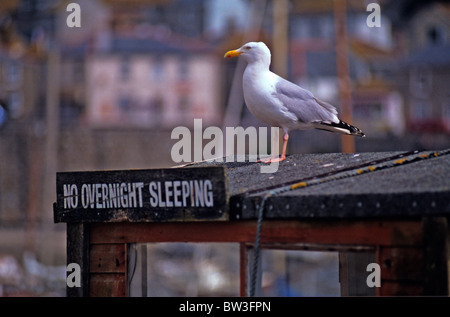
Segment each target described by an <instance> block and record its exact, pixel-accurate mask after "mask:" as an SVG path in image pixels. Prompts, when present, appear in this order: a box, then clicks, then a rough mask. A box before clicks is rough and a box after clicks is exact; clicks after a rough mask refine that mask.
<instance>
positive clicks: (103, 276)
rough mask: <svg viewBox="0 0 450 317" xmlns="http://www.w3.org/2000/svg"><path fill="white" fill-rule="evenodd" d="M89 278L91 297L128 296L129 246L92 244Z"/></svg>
mask: <svg viewBox="0 0 450 317" xmlns="http://www.w3.org/2000/svg"><path fill="white" fill-rule="evenodd" d="M89 276H90V283H89V285H90V289H89V296H92V297H97V296H101V297H120V296H126V295H127V245H126V244H125V243H117V244H115V243H112V244H91V245H90V265H89Z"/></svg>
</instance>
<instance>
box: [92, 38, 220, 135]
mask: <svg viewBox="0 0 450 317" xmlns="http://www.w3.org/2000/svg"><path fill="white" fill-rule="evenodd" d="M157 34H158V31H157V30H156V35H157ZM180 39H181V40H180ZM84 66H85V69H86V87H87V90H86V120H87V121H88V123H89V124H90V125H93V126H113V125H114V126H133V125H134V126H139V127H145V128H155V127H157V128H158V127H159V128H172V127H174V126H176V125H184V126H191V125H192V124H193V120H194V118H202V119H203V120H204V122H205V123H206V124H209V125H213V124H218V123H219V120H220V117H221V105H220V100H221V91H220V77H219V76H217V74H218V73H219V71H220V60H219V59H218V57H217V56H215V54H214V52H213V51H212V50H211V48H210V47H209V46H208V45H207V44H206V43H203V42H202V41H199V40H194V39H189V38H184V37H182V38H180V36H179V35H175V34H173V33H170V35H169V36H166V37H164V38H163V39H160V40H158V39H155V38H154V37H153V36H148V37H145V38H138V37H116V38H113V39H112V43H111V47H110V48H109V49H108V50H106V51H102V52H99V53H98V54H91V55H89V56H87V57H86V64H85V65H84Z"/></svg>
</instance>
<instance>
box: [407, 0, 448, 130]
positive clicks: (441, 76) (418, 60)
mask: <svg viewBox="0 0 450 317" xmlns="http://www.w3.org/2000/svg"><path fill="white" fill-rule="evenodd" d="M449 21H450V4H448V3H447V4H445V3H429V4H428V5H423V6H421V7H418V8H416V9H415V10H414V11H412V12H411V13H410V14H409V15H408V16H407V17H406V18H405V19H404V20H403V21H402V22H403V23H402V25H401V28H402V31H403V32H404V35H405V38H406V39H408V41H407V42H406V45H407V49H408V53H409V54H408V55H407V56H405V57H404V58H403V59H402V60H401V61H400V63H399V65H398V73H399V79H400V80H399V84H400V85H399V86H400V87H401V92H402V95H403V98H404V99H405V104H406V105H407V107H406V111H405V116H406V120H407V124H408V130H409V131H411V132H413V133H432V134H435V135H438V134H441V135H447V136H448V134H449V133H450V92H449V89H448V83H449V82H450V23H449Z"/></svg>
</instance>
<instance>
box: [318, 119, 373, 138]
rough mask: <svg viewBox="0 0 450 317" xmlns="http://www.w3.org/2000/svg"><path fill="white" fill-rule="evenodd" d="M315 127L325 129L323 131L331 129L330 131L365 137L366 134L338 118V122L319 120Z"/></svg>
mask: <svg viewBox="0 0 450 317" xmlns="http://www.w3.org/2000/svg"><path fill="white" fill-rule="evenodd" d="M314 127H315V128H316V129H319V130H325V131H331V132H337V133H342V134H349V135H357V136H360V137H365V136H366V135H365V134H364V133H363V132H362V131H361V129H359V128H357V127H355V126H352V125H350V124H348V123H347V122H344V121H342V120H339V123H335V122H331V123H327V122H320V123H316V124H315V125H314Z"/></svg>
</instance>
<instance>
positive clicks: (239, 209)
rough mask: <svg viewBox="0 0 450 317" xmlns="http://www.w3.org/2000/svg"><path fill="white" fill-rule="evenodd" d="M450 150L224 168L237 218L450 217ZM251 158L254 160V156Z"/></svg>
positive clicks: (302, 157)
mask: <svg viewBox="0 0 450 317" xmlns="http://www.w3.org/2000/svg"><path fill="white" fill-rule="evenodd" d="M449 154H450V150H442V151H414V152H376V153H358V154H343V153H328V154H295V155H289V156H288V157H287V158H286V160H285V161H283V162H281V163H280V164H279V167H278V171H277V172H275V173H267V174H264V173H261V170H260V167H261V164H264V163H257V162H254V161H252V162H248V161H247V162H237V160H238V159H242V157H234V158H232V159H233V161H234V162H223V163H218V162H202V163H197V164H194V166H214V165H221V166H225V167H226V169H227V173H228V180H229V181H228V187H229V194H230V219H231V220H238V219H255V218H257V214H258V209H259V206H260V203H261V201H262V199H263V198H264V197H265V196H267V197H266V201H265V206H264V218H354V217H358V218H374V217H375V218H381V217H420V216H427V215H429V216H438V215H450V155H449ZM247 159H248V157H247Z"/></svg>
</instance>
